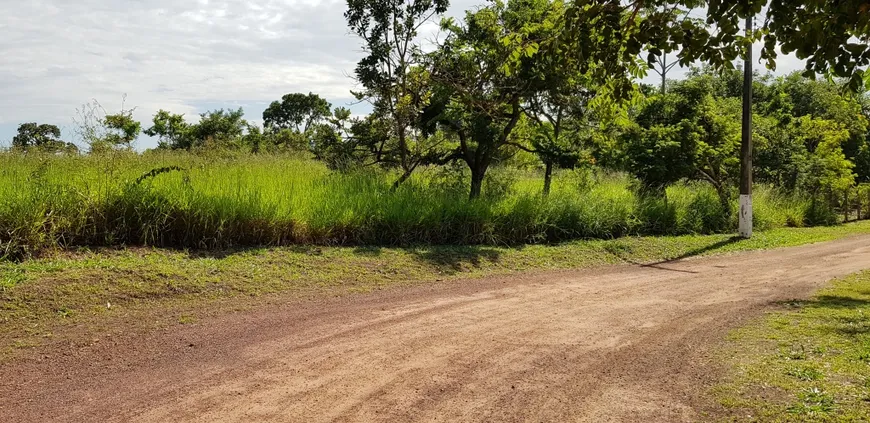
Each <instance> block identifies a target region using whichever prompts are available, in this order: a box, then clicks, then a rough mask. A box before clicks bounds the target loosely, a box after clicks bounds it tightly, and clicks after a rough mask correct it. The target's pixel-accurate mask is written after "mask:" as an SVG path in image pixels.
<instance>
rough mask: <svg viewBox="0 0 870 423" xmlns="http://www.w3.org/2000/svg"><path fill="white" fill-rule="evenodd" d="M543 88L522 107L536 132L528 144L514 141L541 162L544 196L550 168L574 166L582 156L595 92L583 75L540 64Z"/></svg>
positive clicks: (550, 176)
mask: <svg viewBox="0 0 870 423" xmlns="http://www.w3.org/2000/svg"><path fill="white" fill-rule="evenodd" d="M541 70H542V71H543V74H542V75H541V79H542V84H541V86H542V87H543V89H542V90H540V91H538V92H535V93H533V94H531V95H530V96H529V97H528V100H527V102H526V104H525V105H524V107H523V112H524V113H525V115H526V116H528V117H529V121H530V123H531V125H532V126H533V127H534V128H535V131H534V132H533V133H532V134H530V136H529V137H528V143H524V144H525V145H523V144H514V145H517V146H518V147H519V148H521V149H523V150H525V151H528V152H530V153H534V154H535V155H537V156H538V157H539V158H540V159H541V162H542V163H543V164H544V189H543V195H544V196H547V195H549V193H550V185H551V183H552V178H553V168H554V167H557V166H558V167H562V168H573V167H574V166H576V165H577V164H578V163H579V162H580V161H581V159H582V158H583V157H584V154H583V151H582V144H583V139H584V138H589V137H591V130H592V127H591V126H590V125H589V123H588V119H589V116H588V113H589V110H588V109H589V102H590V101H591V100H592V98H593V97H594V96H595V92H594V91H593V90H591V89H589V88H588V87H587V82H588V81H587V80H586V78H585V77H584V76H583V75H577V74H572V73H570V72H566V70H564V69H561V68H558V67H555V68H554V67H542V69H541Z"/></svg>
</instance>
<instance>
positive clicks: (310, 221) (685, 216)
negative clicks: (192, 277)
mask: <svg viewBox="0 0 870 423" xmlns="http://www.w3.org/2000/svg"><path fill="white" fill-rule="evenodd" d="M463 177H464V175H463V173H462V172H461V169H458V170H457V169H455V168H447V169H444V168H434V167H433V168H429V169H426V170H422V171H418V172H416V173H415V174H414V175H413V176H412V177H411V178H410V179H409V180H408V181H407V182H406V183H404V184H402V186H400V187H398V188H397V189H394V188H393V187H392V175H391V174H388V173H384V172H372V171H369V172H355V173H338V172H333V171H330V170H328V169H327V168H326V167H325V166H323V165H322V164H321V163H318V162H316V161H312V160H305V159H296V158H290V157H286V156H240V157H235V158H233V159H227V158H224V159H220V158H213V157H202V156H195V155H190V154H186V153H169V152H165V153H162V154H161V153H149V154H146V155H137V154H134V153H116V154H113V155H110V156H73V157H58V156H40V155H28V156H26V157H24V156H16V155H6V156H4V155H0V256H2V255H6V256H8V257H11V258H20V257H25V256H33V255H35V254H38V253H39V252H40V251H43V250H45V249H51V248H56V247H62V248H73V247H80V246H118V245H121V246H123V245H127V246H134V245H149V246H158V247H174V248H192V249H215V248H232V247H250V246H279V245H291V244H319V245H389V246H407V245H419V244H488V245H518V244H531V243H554V242H561V241H566V240H574V239H583V238H603V239H607V238H616V237H620V236H625V235H679V234H692V233H700V234H704V233H716V232H724V231H728V230H731V229H733V228H734V227H735V226H736V222H735V219H736V217H735V216H734V214H729V213H727V212H726V210H725V208H724V207H723V206H722V204H721V203H720V201H719V199H718V197H717V195H716V193H715V191H714V190H713V189H712V188H711V187H709V186H707V185H704V184H699V183H681V184H674V185H672V186H670V187H669V188H668V189H667V190H666V195H665V196H662V197H642V196H638V195H637V194H636V191H635V190H634V189H632V184H633V182H632V180H631V179H630V178H629V177H627V176H623V175H620V174H605V173H603V172H600V171H598V172H596V171H593V170H591V169H578V170H573V171H563V172H561V173H557V175H556V177H555V178H554V182H553V186H552V188H551V191H552V192H551V194H550V195H549V196H548V197H542V196H541V195H540V187H539V184H540V182H539V179H538V178H537V177H536V176H535V175H534V174H533V173H531V172H528V171H525V172H524V171H522V170H518V169H511V168H502V169H497V170H496V171H495V172H492V173H491V175H490V178H489V179H488V180H487V181H486V190H485V191H484V192H485V195H484V196H483V197H482V198H479V199H476V200H469V199H468V198H467V196H466V194H465V187H464V184H463ZM810 206H811V203H810V201H808V200H804V199H801V198H800V197H798V196H796V195H787V194H780V193H779V192H778V191H776V190H774V189H770V188H764V187H762V188H760V189H758V190H757V191H756V197H755V208H756V225H757V227H758V228H760V229H769V228H775V227H782V226H803V225H804V224H805V223H813V222H810V221H809V220H808V217H807V216H806V212H807V210H808V209H809V208H810ZM731 207H732V208H733V207H736V205H733V204H732V205H731ZM865 210H870V207H865Z"/></svg>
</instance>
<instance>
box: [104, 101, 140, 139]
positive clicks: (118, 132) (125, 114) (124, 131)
mask: <svg viewBox="0 0 870 423" xmlns="http://www.w3.org/2000/svg"><path fill="white" fill-rule="evenodd" d="M103 125H104V126H105V128H106V129H107V133H106V135H105V136H104V138H103V141H104V142H106V143H109V144H110V145H113V146H115V147H125V148H130V147H131V146H132V143H133V141H134V140H136V138H138V137H139V133H140V132H142V124H141V123H139V122H138V121H136V120H135V119H133V110H121V112H119V113H116V114H111V115H106V116H105V117H104V118H103Z"/></svg>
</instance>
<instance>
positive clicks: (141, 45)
mask: <svg viewBox="0 0 870 423" xmlns="http://www.w3.org/2000/svg"><path fill="white" fill-rule="evenodd" d="M480 3H482V0H454V1H453V2H452V5H451V10H450V12H449V13H450V14H451V15H461V14H462V12H463V11H464V10H466V9H468V8H471V7H473V6H474V5H476V4H480ZM344 9H345V2H344V0H300V1H296V0H139V1H134V0H76V1H71V0H28V1H17V0H0V93H2V95H0V145H7V144H8V142H9V140H11V138H12V136H13V135H14V134H15V131H16V129H17V127H18V124H19V123H21V122H31V121H36V122H39V123H51V124H56V125H58V126H60V127H61V128H62V130H63V131H64V138H65V139H72V138H73V131H72V125H73V123H72V117H73V116H74V115H75V109H76V107H79V106H80V105H81V104H82V103H85V102H87V101H89V100H91V99H97V100H98V101H99V102H100V103H101V104H102V105H103V106H104V107H105V108H106V109H107V110H108V111H109V112H114V111H117V110H119V109H120V107H121V99H122V96H123V94H127V106H128V107H136V111H135V113H134V116H135V117H136V118H137V119H138V120H140V121H142V122H143V127H147V126H148V123H149V122H150V119H151V116H152V115H153V114H154V112H155V111H157V110H158V109H161V108H163V109H167V110H170V111H172V112H175V113H185V114H186V115H187V116H188V118H190V119H195V117H196V116H197V114H198V113H201V112H204V111H206V110H211V109H216V108H227V107H229V108H237V107H240V106H241V107H243V108H244V109H245V114H246V117H247V118H248V119H249V120H251V121H253V122H258V123H259V122H260V120H261V114H262V111H263V109H264V108H265V107H266V106H267V105H268V104H269V103H270V102H271V101H273V100H276V99H279V98H280V97H281V96H282V95H283V94H286V93H290V92H306V93H307V92H309V91H311V92H314V93H317V94H320V95H321V96H323V97H325V98H327V99H328V100H329V101H331V102H332V103H333V105H334V106H339V105H343V106H347V105H349V103H351V100H352V99H351V97H350V94H349V90H350V89H352V88H353V87H354V83H353V80H352V79H351V77H350V75H351V73H352V72H353V68H354V66H355V64H356V61H357V60H358V59H359V58H360V56H361V51H360V43H359V41H358V39H357V38H356V37H355V36H353V35H351V34H349V32H348V30H347V27H346V24H345V21H344V17H343V12H344ZM800 67H801V64H800V62H799V61H797V60H796V59H794V58H785V60H782V61H781V62H780V64H779V72H777V73H783V72H788V71H791V70H794V69H796V68H800ZM353 109H356V110H357V111H358V112H362V113H364V112H365V110H364V107H363V106H355V107H352V110H353ZM155 144H156V143H155V141H154V140H151V139H148V138H143V139H140V140H139V142H138V145H137V148H138V149H144V148H149V147H153V146H154V145H155Z"/></svg>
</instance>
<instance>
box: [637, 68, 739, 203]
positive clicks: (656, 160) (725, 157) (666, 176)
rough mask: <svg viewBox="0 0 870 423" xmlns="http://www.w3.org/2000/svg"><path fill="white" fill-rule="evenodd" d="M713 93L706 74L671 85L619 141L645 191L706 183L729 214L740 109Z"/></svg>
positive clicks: (736, 165) (709, 76)
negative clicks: (688, 182)
mask: <svg viewBox="0 0 870 423" xmlns="http://www.w3.org/2000/svg"><path fill="white" fill-rule="evenodd" d="M713 93H714V84H713V78H712V76H711V75H709V74H708V75H699V76H695V77H692V78H690V79H688V80H686V81H681V82H679V83H675V84H674V85H673V87H672V89H671V90H670V91H669V92H667V93H666V94H664V95H656V96H654V97H653V98H652V99H650V100H649V101H648V102H647V104H646V105H645V106H644V107H643V109H642V110H641V111H640V113H639V114H638V116H637V117H636V119H635V121H636V123H634V124H633V125H631V126H630V127H629V128H628V130H626V131H625V132H624V133H623V134H622V135H621V136H620V140H621V142H622V146H621V147H622V150H623V152H624V154H625V155H626V161H625V162H626V164H627V168H628V170H629V171H631V172H632V173H633V174H634V175H635V176H636V177H637V178H638V179H639V181H640V182H641V184H642V186H643V188H644V189H645V190H644V191H646V192H652V193H658V194H663V192H664V189H665V188H666V187H667V185H669V184H671V183H674V182H676V181H679V180H681V179H695V180H701V181H705V182H709V183H710V184H711V185H712V186H713V188H714V189H715V190H716V193H717V194H718V196H719V200H720V202H721V205H722V208H723V210H724V211H725V212H726V213H728V212H730V210H731V206H730V202H731V191H732V188H733V184H734V181H735V180H736V175H737V172H738V170H739V161H738V158H737V152H738V151H739V146H740V129H739V120H738V119H737V116H738V115H739V110H740V104H739V100H737V99H734V98H715V97H714V96H713Z"/></svg>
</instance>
